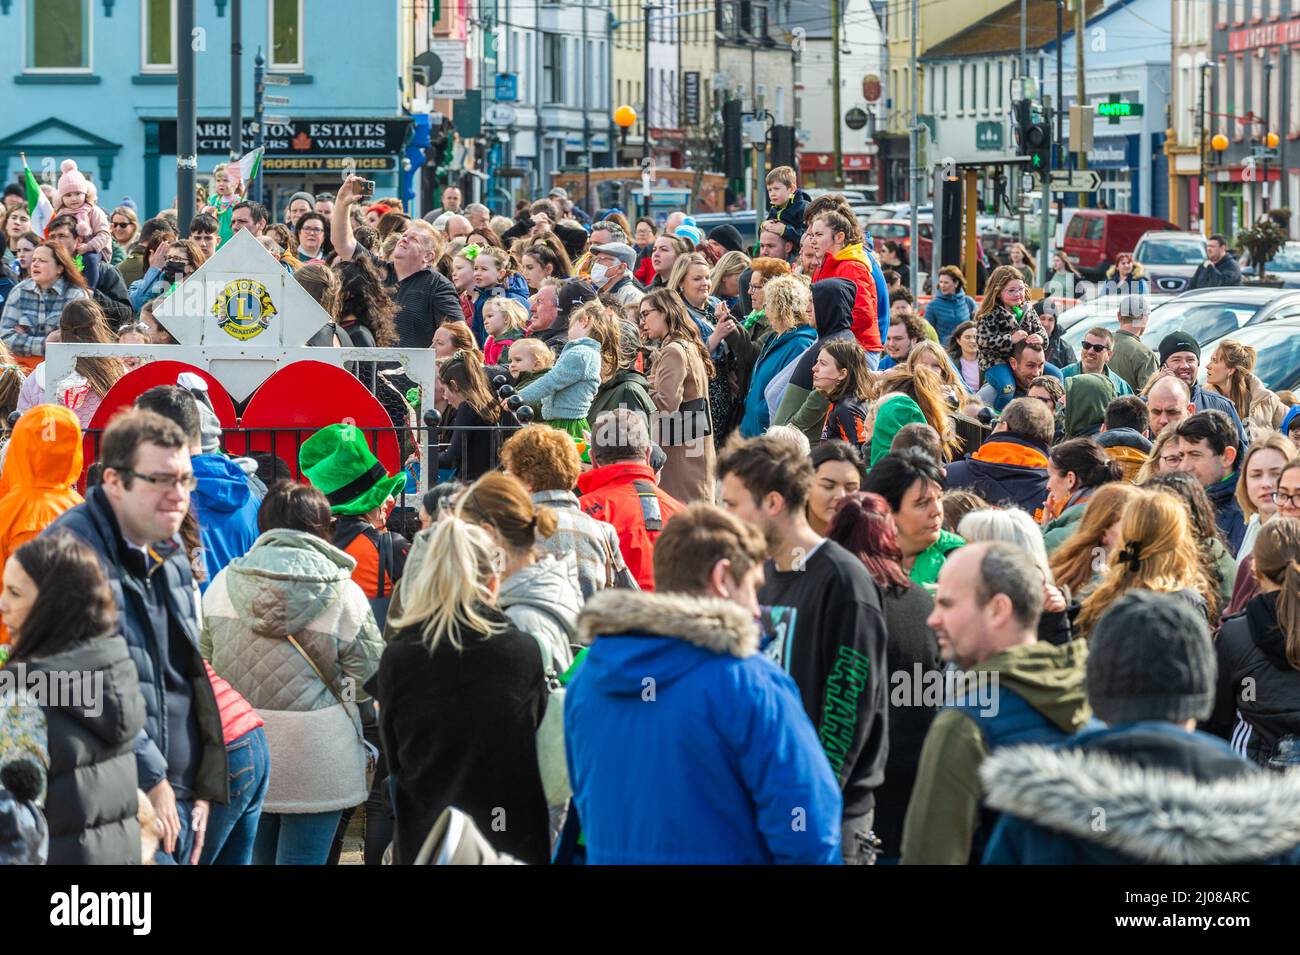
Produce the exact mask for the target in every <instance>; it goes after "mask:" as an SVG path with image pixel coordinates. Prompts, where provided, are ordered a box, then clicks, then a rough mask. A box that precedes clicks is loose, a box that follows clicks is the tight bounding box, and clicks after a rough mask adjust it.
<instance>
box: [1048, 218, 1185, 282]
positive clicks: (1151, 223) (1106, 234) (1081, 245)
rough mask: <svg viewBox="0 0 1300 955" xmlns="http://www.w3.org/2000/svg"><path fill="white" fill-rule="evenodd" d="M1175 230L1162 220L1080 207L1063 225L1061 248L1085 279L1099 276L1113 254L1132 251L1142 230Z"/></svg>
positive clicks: (1113, 257)
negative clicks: (1063, 238)
mask: <svg viewBox="0 0 1300 955" xmlns="http://www.w3.org/2000/svg"><path fill="white" fill-rule="evenodd" d="M1166 230H1173V231H1177V230H1178V226H1176V225H1174V224H1173V223H1172V222H1168V221H1166V220H1165V219H1156V218H1153V217H1151V216H1136V215H1132V214H1131V213H1128V212H1114V211H1112V210H1109V209H1080V210H1079V211H1078V212H1075V213H1074V215H1072V216H1071V217H1070V222H1069V224H1068V225H1066V227H1065V242H1064V243H1063V244H1062V250H1063V251H1064V252H1065V254H1066V255H1068V256H1069V257H1070V261H1071V262H1073V263H1074V266H1075V268H1077V269H1078V270H1079V271H1080V272H1081V273H1083V276H1084V278H1088V279H1101V278H1104V277H1105V275H1106V270H1107V269H1109V268H1110V267H1111V266H1112V265H1114V264H1115V256H1117V255H1119V253H1121V252H1132V251H1133V250H1134V249H1135V248H1136V247H1137V243H1138V239H1140V238H1142V234H1143V233H1145V232H1157V231H1159V232H1163V231H1166Z"/></svg>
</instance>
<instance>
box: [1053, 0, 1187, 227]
mask: <svg viewBox="0 0 1300 955" xmlns="http://www.w3.org/2000/svg"><path fill="white" fill-rule="evenodd" d="M1088 10H1089V16H1088V19H1087V21H1086V24H1085V28H1084V37H1083V41H1084V70H1085V79H1086V83H1085V93H1086V102H1087V103H1088V104H1089V105H1092V106H1094V107H1095V105H1096V104H1098V103H1105V102H1109V101H1110V100H1111V99H1112V98H1114V99H1115V100H1118V101H1119V102H1121V103H1135V104H1141V107H1142V115H1140V116H1128V117H1124V118H1122V119H1119V121H1118V122H1115V123H1112V122H1111V121H1110V120H1109V119H1108V118H1106V117H1103V116H1097V117H1096V118H1095V122H1094V127H1093V148H1092V150H1091V151H1090V152H1089V153H1088V166H1089V168H1091V169H1096V170H1097V171H1098V173H1099V174H1100V175H1101V179H1102V184H1101V190H1100V192H1099V193H1098V196H1099V198H1101V199H1103V200H1105V202H1106V205H1107V206H1108V207H1109V208H1111V209H1118V210H1122V211H1125V212H1135V213H1138V214H1141V215H1149V216H1158V217H1160V218H1168V217H1169V166H1168V162H1169V161H1168V157H1167V156H1166V155H1165V151H1164V142H1165V131H1166V128H1167V127H1168V125H1169V119H1168V115H1167V111H1168V108H1169V96H1170V63H1169V51H1170V29H1171V25H1172V12H1171V7H1170V4H1169V0H1105V2H1103V3H1101V4H1099V5H1097V6H1096V7H1093V6H1092V5H1091V4H1090V5H1089V8H1088ZM1072 21H1073V17H1072V15H1067V17H1066V19H1065V25H1066V29H1067V32H1066V33H1065V37H1064V42H1063V44H1062V49H1061V59H1062V66H1061V79H1062V87H1063V91H1064V102H1063V108H1064V110H1065V116H1066V118H1065V121H1064V130H1065V135H1066V137H1067V143H1068V136H1069V134H1070V121H1069V110H1070V107H1071V106H1073V105H1074V104H1075V102H1076V101H1077V98H1076V96H1075V38H1074V32H1073V30H1072V29H1070V28H1071V27H1072V26H1073V22H1072ZM1034 66H1035V70H1034V72H1035V73H1036V74H1037V75H1038V76H1039V77H1040V78H1041V80H1042V84H1043V89H1044V91H1045V92H1046V93H1048V94H1049V95H1050V96H1051V97H1052V99H1053V100H1055V99H1056V43H1055V39H1053V40H1051V41H1049V42H1048V43H1047V44H1045V45H1044V46H1043V47H1042V48H1041V49H1040V50H1039V53H1038V62H1037V63H1036V64H1035V65H1034ZM1053 131H1055V130H1053ZM1075 198H1076V197H1075V196H1074V195H1073V194H1068V193H1067V194H1065V199H1066V205H1067V206H1072V205H1075Z"/></svg>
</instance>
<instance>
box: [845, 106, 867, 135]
mask: <svg viewBox="0 0 1300 955" xmlns="http://www.w3.org/2000/svg"><path fill="white" fill-rule="evenodd" d="M844 125H845V126H847V127H848V128H849V129H854V130H857V129H861V128H862V127H863V126H865V125H867V111H866V110H865V109H863V108H862V107H861V106H855V107H853V108H852V109H851V110H849V111H848V112H847V113H845V114H844Z"/></svg>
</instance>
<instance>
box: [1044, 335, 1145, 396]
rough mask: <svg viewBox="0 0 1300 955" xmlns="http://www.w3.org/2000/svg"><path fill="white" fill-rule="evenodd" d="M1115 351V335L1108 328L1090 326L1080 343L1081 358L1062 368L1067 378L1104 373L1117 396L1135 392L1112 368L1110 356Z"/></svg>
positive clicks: (1062, 372)
mask: <svg viewBox="0 0 1300 955" xmlns="http://www.w3.org/2000/svg"><path fill="white" fill-rule="evenodd" d="M1114 353H1115V336H1114V335H1112V334H1111V332H1110V329H1108V328H1101V327H1097V328H1090V329H1088V332H1087V334H1086V335H1084V336H1083V342H1082V343H1081V344H1080V345H1079V360H1078V361H1076V362H1075V363H1074V364H1072V365H1066V366H1065V367H1064V368H1062V369H1061V374H1062V375H1063V376H1064V377H1065V378H1066V379H1070V378H1073V377H1074V376H1075V375H1102V376H1103V377H1106V378H1109V379H1110V382H1111V384H1113V385H1114V386H1115V395H1116V397H1123V396H1124V395H1131V394H1133V389H1132V388H1130V387H1129V383H1128V382H1127V381H1125V380H1124V379H1123V378H1121V377H1120V376H1119V375H1117V374H1115V372H1113V371H1111V370H1110V365H1109V364H1108V363H1109V362H1110V356H1111V355H1113V354H1114Z"/></svg>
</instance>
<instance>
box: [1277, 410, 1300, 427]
mask: <svg viewBox="0 0 1300 955" xmlns="http://www.w3.org/2000/svg"><path fill="white" fill-rule="evenodd" d="M1297 418H1300V405H1292V406H1291V410H1290V411H1288V412H1287V413H1286V417H1285V418H1283V419H1282V427H1280V428H1279V429H1278V430H1279V431H1281V432H1282V433H1283V434H1288V433H1289V432H1290V431H1291V425H1292V424H1294V423H1295V420H1296V419H1297Z"/></svg>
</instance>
